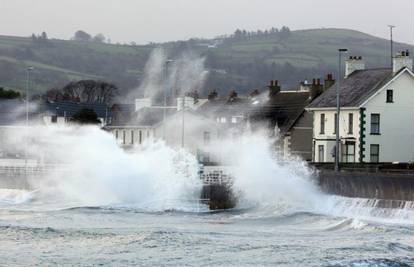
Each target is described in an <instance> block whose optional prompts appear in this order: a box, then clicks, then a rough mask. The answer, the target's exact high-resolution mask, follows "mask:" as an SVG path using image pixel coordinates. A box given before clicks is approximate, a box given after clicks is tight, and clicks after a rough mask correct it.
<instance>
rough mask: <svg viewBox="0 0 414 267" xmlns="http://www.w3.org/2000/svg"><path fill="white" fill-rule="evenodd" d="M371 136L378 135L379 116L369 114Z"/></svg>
mask: <svg viewBox="0 0 414 267" xmlns="http://www.w3.org/2000/svg"><path fill="white" fill-rule="evenodd" d="M371 134H380V114H371Z"/></svg>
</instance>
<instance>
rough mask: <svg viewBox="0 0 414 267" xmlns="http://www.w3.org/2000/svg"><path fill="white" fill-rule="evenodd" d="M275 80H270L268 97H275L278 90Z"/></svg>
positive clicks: (278, 86)
mask: <svg viewBox="0 0 414 267" xmlns="http://www.w3.org/2000/svg"><path fill="white" fill-rule="evenodd" d="M278 83H279V82H278V81H277V80H274V81H270V85H269V86H268V88H269V98H273V97H275V96H276V95H277V94H278V93H279V92H280V85H279V84H278Z"/></svg>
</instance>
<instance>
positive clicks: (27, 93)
mask: <svg viewBox="0 0 414 267" xmlns="http://www.w3.org/2000/svg"><path fill="white" fill-rule="evenodd" d="M33 69H34V68H33V67H28V68H27V69H26V127H25V128H26V129H25V132H26V138H25V139H26V140H25V142H24V176H25V183H26V184H27V183H28V181H27V145H28V138H29V90H30V72H31V71H32V70H33Z"/></svg>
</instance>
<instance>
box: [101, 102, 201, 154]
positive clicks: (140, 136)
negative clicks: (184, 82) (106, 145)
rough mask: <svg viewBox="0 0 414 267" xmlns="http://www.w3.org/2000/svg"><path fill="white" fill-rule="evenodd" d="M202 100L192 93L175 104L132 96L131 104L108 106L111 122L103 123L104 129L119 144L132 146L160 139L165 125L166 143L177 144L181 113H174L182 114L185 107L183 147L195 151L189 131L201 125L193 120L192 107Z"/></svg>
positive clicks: (191, 132) (199, 104)
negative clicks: (184, 139) (196, 98)
mask: <svg viewBox="0 0 414 267" xmlns="http://www.w3.org/2000/svg"><path fill="white" fill-rule="evenodd" d="M206 102H207V100H206V99H198V100H195V99H194V98H193V97H188V96H186V97H179V98H177V99H176V105H174V106H167V107H164V106H162V105H155V104H153V103H152V101H151V99H150V98H140V99H136V100H135V104H134V105H114V106H113V107H112V115H113V121H112V124H111V125H108V126H106V127H105V129H106V130H107V131H109V132H111V133H112V134H113V135H114V137H115V138H116V140H117V141H118V143H119V145H120V146H122V147H124V148H131V147H136V146H140V145H143V144H144V143H145V142H147V141H154V140H160V139H163V138H164V129H166V130H165V139H166V142H167V144H168V145H171V146H174V147H177V146H179V145H178V144H181V139H182V137H181V132H182V130H181V128H182V127H181V123H182V122H181V120H182V118H181V117H182V116H181V115H178V114H182V110H183V109H185V116H184V118H185V120H187V125H186V127H184V129H185V136H186V142H185V143H186V146H185V147H186V148H187V149H189V148H191V149H190V150H192V152H196V150H195V149H193V148H194V147H195V145H196V144H195V141H194V140H193V137H194V136H193V134H196V133H193V132H194V131H196V130H198V129H199V128H200V127H201V126H200V125H198V124H197V123H198V122H199V121H198V120H195V118H194V114H195V113H194V112H193V111H194V110H197V109H198V108H199V107H200V106H202V105H203V104H204V103H206ZM164 112H165V114H164ZM164 115H165V125H166V126H165V127H164ZM176 115H177V116H178V117H179V118H178V117H177V116H176ZM207 125H208V124H207ZM200 140H201V139H200ZM200 140H199V141H200Z"/></svg>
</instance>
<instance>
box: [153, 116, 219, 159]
mask: <svg viewBox="0 0 414 267" xmlns="http://www.w3.org/2000/svg"><path fill="white" fill-rule="evenodd" d="M163 131H164V128H163V124H162V123H161V124H159V125H157V127H156V129H155V137H156V138H157V139H162V138H163ZM165 132H166V143H167V145H169V146H171V147H174V148H180V147H181V137H182V111H181V112H178V113H177V114H175V115H173V116H171V117H168V118H167V120H166V122H165ZM205 132H209V133H210V143H205V142H204V133H205ZM218 137H219V130H218V124H217V123H216V122H214V121H212V120H210V119H208V118H204V117H202V116H196V115H194V114H192V113H191V112H185V115H184V147H185V149H187V150H188V151H189V152H191V153H193V154H196V153H197V151H198V150H208V148H209V147H210V144H211V143H214V142H217V140H218Z"/></svg>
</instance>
